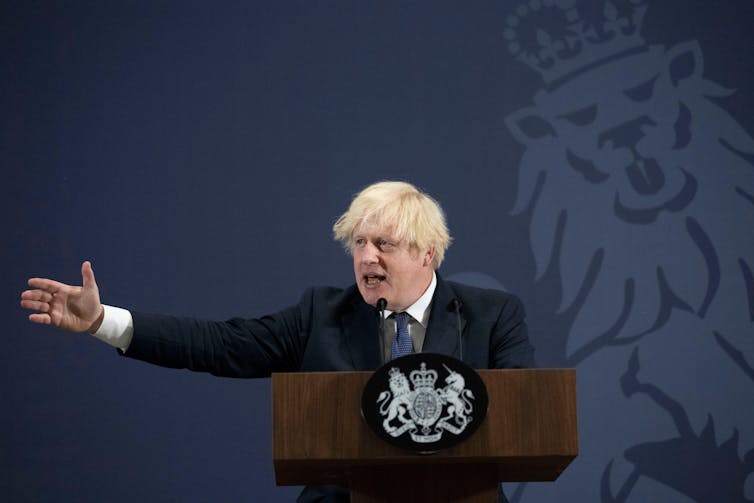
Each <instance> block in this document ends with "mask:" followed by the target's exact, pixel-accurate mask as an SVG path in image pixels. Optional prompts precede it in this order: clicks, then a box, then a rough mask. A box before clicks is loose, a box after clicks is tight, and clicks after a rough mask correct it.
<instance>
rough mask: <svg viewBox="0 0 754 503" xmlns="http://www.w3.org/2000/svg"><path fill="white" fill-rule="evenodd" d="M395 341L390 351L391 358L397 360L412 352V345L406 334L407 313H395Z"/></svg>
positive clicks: (409, 337)
mask: <svg viewBox="0 0 754 503" xmlns="http://www.w3.org/2000/svg"><path fill="white" fill-rule="evenodd" d="M393 316H394V317H395V327H396V328H395V339H393V346H392V348H391V349H390V357H391V358H399V357H401V356H405V355H408V354H411V353H413V352H414V343H413V342H412V341H411V336H410V335H409V334H408V318H409V316H410V315H409V314H408V313H395V314H394V315H393Z"/></svg>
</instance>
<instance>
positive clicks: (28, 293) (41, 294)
mask: <svg viewBox="0 0 754 503" xmlns="http://www.w3.org/2000/svg"><path fill="white" fill-rule="evenodd" d="M52 298H53V295H52V294H51V293H49V292H45V291H44V290H25V291H23V292H21V299H23V300H40V301H42V302H50V301H51V300H52Z"/></svg>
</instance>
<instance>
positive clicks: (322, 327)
mask: <svg viewBox="0 0 754 503" xmlns="http://www.w3.org/2000/svg"><path fill="white" fill-rule="evenodd" d="M333 231H334V235H335V238H336V239H337V240H339V241H340V242H341V243H343V245H344V246H345V248H346V249H347V250H348V251H349V252H350V253H351V255H352V257H353V267H354V275H355V280H356V283H355V285H352V286H351V287H349V288H347V289H341V288H329V287H324V288H310V289H308V290H307V291H306V292H305V293H304V294H303V296H302V297H301V300H300V301H299V303H298V304H296V305H295V306H292V307H289V308H287V309H284V310H282V311H280V312H278V313H275V314H271V315H268V316H264V317H261V318H255V319H241V318H233V319H230V320H228V321H225V322H215V321H203V320H195V319H190V318H176V317H170V316H164V315H150V314H145V313H137V312H129V311H126V310H123V309H120V308H115V307H111V306H104V305H102V304H101V303H100V298H99V292H98V289H97V284H96V281H95V278H94V273H93V271H92V267H91V264H90V263H89V262H84V264H83V265H82V268H81V273H82V278H83V285H82V286H81V287H77V286H70V285H65V284H62V283H59V282H57V281H53V280H49V279H41V278H32V279H30V280H29V286H30V287H31V288H32V289H30V290H27V291H24V292H23V293H22V294H21V299H22V300H21V305H22V306H23V307H24V308H26V309H31V310H34V311H36V312H35V313H33V314H31V315H29V319H30V320H31V321H32V322H35V323H45V324H53V325H55V326H58V327H60V328H63V329H66V330H70V331H75V332H84V331H88V332H90V333H92V334H94V335H95V336H96V337H98V338H100V339H102V340H104V341H105V342H107V343H109V344H111V345H113V346H115V347H117V348H118V349H119V350H120V352H121V353H123V354H124V355H125V356H128V357H132V358H138V359H140V360H144V361H148V362H151V363H154V364H157V365H162V366H165V367H172V368H188V369H191V370H196V371H204V372H210V373H212V374H215V375H220V376H230V377H267V376H269V375H270V373H271V372H296V371H332V370H373V369H376V368H378V367H380V366H381V365H382V364H383V363H384V362H385V361H387V360H389V359H390V358H391V357H392V356H393V355H394V354H395V353H394V349H395V348H394V347H393V346H394V339H395V338H396V336H397V334H396V328H395V322H392V318H391V319H390V320H387V322H386V323H385V327H386V330H385V331H384V333H383V334H379V333H378V326H379V324H378V311H377V310H376V309H375V305H376V304H377V302H378V301H379V300H380V299H385V300H386V301H387V308H386V310H385V316H386V318H387V317H388V316H390V315H391V314H392V313H404V312H405V313H408V315H409V316H408V319H409V322H408V329H409V336H410V338H411V341H410V342H411V345H410V346H413V350H414V351H417V352H418V351H424V352H434V353H444V354H449V355H455V356H459V348H458V347H457V346H458V332H457V330H458V328H457V326H458V325H457V322H458V318H457V317H458V316H459V315H458V314H457V313H456V310H458V309H459V307H458V306H460V310H459V312H460V316H461V324H462V327H463V328H462V329H463V334H462V337H463V340H464V342H463V344H464V351H463V355H464V360H465V361H466V363H467V364H469V365H470V366H472V367H475V368H521V367H530V366H532V365H533V364H534V360H533V348H532V347H531V345H530V344H529V340H528V336H527V332H526V323H525V319H524V311H523V308H522V306H521V303H520V301H519V300H518V299H517V298H516V297H514V296H512V295H509V294H506V293H503V292H498V291H492V290H482V289H478V288H473V287H469V286H464V285H460V284H457V283H452V282H446V281H444V280H443V279H442V278H441V277H440V276H439V275H438V274H437V273H436V272H435V271H436V269H438V268H439V267H440V264H441V263H442V260H443V257H444V255H445V251H446V249H447V248H448V245H449V244H450V236H449V234H448V230H447V226H446V224H445V217H444V215H443V212H442V210H441V208H440V206H439V205H438V204H437V202H436V201H434V200H433V199H432V198H431V197H429V196H428V195H427V194H424V193H422V192H420V191H419V190H417V189H416V188H415V187H414V186H412V185H410V184H408V183H404V182H380V183H376V184H374V185H371V186H369V187H367V188H365V189H364V190H362V191H361V192H360V193H359V194H358V195H357V196H356V197H355V198H354V200H353V201H352V203H351V205H350V207H349V209H348V211H346V212H345V213H344V214H343V215H342V216H341V217H340V218H339V219H338V221H337V222H336V223H335V225H334V226H333ZM380 337H381V338H380ZM409 349H410V348H409ZM501 498H504V496H501ZM299 501H348V494H347V492H346V491H344V490H342V489H338V488H332V487H308V488H306V489H305V490H304V492H302V494H301V496H299Z"/></svg>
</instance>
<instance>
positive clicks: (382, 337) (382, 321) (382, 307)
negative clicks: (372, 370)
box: [375, 297, 387, 366]
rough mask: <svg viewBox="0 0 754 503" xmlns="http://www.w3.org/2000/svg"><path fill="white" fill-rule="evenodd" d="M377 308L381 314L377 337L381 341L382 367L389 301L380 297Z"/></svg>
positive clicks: (381, 363)
mask: <svg viewBox="0 0 754 503" xmlns="http://www.w3.org/2000/svg"><path fill="white" fill-rule="evenodd" d="M375 307H376V308H377V310H378V311H379V312H380V325H379V327H380V328H379V333H378V334H377V336H378V337H379V340H380V358H381V360H380V366H382V365H384V364H385V308H386V307H387V300H386V299H385V298H383V297H380V298H379V299H378V300H377V304H376V305H375Z"/></svg>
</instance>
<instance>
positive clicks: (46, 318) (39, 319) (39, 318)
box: [29, 313, 52, 325]
mask: <svg viewBox="0 0 754 503" xmlns="http://www.w3.org/2000/svg"><path fill="white" fill-rule="evenodd" d="M29 321H31V322H33V323H40V324H42V325H49V324H50V323H52V318H50V315H49V314H40V313H34V314H30V315H29Z"/></svg>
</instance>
